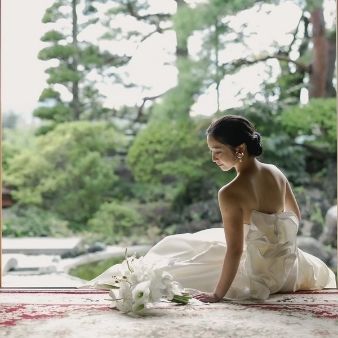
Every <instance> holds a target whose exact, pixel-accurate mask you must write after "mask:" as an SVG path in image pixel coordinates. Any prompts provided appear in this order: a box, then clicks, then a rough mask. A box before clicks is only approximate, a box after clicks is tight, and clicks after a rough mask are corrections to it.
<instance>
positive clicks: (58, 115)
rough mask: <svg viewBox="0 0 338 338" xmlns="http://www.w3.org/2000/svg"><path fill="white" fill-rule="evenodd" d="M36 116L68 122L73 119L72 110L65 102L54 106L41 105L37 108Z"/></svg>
mask: <svg viewBox="0 0 338 338" xmlns="http://www.w3.org/2000/svg"><path fill="white" fill-rule="evenodd" d="M42 94H43V93H42ZM34 116H36V117H40V118H41V119H49V120H54V121H56V122H66V121H71V120H72V110H71V109H70V108H69V107H68V106H66V105H64V104H63V103H59V104H57V105H55V106H52V107H39V108H37V109H35V110H34Z"/></svg>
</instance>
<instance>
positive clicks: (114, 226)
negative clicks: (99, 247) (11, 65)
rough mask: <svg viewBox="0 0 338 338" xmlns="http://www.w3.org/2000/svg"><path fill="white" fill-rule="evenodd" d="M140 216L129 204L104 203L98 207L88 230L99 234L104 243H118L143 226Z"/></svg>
mask: <svg viewBox="0 0 338 338" xmlns="http://www.w3.org/2000/svg"><path fill="white" fill-rule="evenodd" d="M143 222H144V220H143V218H142V215H141V214H140V213H139V212H138V211H136V209H135V207H133V205H131V204H121V203H120V204H119V203H115V202H106V203H103V204H102V205H101V206H100V209H99V210H98V211H97V212H96V213H95V215H94V216H93V218H92V219H90V220H89V222H88V225H89V230H90V231H91V232H94V233H96V234H99V239H101V240H104V241H105V242H106V243H118V242H119V241H120V240H121V239H123V238H124V237H128V236H130V235H132V233H133V232H134V231H136V232H137V233H138V232H139V230H140V229H139V228H140V227H141V226H142V225H143Z"/></svg>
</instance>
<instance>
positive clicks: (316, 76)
mask: <svg viewBox="0 0 338 338" xmlns="http://www.w3.org/2000/svg"><path fill="white" fill-rule="evenodd" d="M311 23H312V42H313V62H312V64H311V72H310V87H309V96H310V97H325V96H327V95H326V88H327V76H328V62H329V45H328V41H327V38H326V36H325V21H324V15H323V9H322V8H317V9H314V10H313V11H312V12H311Z"/></svg>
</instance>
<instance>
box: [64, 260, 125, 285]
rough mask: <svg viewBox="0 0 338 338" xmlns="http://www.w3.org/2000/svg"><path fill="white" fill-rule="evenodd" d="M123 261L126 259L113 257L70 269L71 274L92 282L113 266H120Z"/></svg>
mask: <svg viewBox="0 0 338 338" xmlns="http://www.w3.org/2000/svg"><path fill="white" fill-rule="evenodd" d="M123 260H124V257H113V258H109V259H106V260H103V261H99V262H92V263H88V264H83V265H79V266H77V267H76V268H73V269H70V270H69V274H70V275H71V276H75V277H79V278H81V279H84V280H91V279H93V278H95V277H97V276H98V275H100V274H101V273H102V272H104V271H106V270H107V269H108V268H109V267H111V266H112V265H115V264H119V263H121V262H122V261H123Z"/></svg>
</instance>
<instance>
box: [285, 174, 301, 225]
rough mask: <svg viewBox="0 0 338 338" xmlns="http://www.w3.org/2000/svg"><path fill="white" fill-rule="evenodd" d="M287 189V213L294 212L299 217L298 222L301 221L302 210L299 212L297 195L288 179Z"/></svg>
mask: <svg viewBox="0 0 338 338" xmlns="http://www.w3.org/2000/svg"><path fill="white" fill-rule="evenodd" d="M285 184H286V189H285V202H284V204H285V210H286V211H293V212H294V213H295V214H296V215H297V217H298V220H299V221H300V219H301V214H300V210H299V206H298V203H297V200H296V198H295V195H294V194H293V191H292V188H291V186H290V183H289V182H288V180H287V179H286V183H285Z"/></svg>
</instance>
